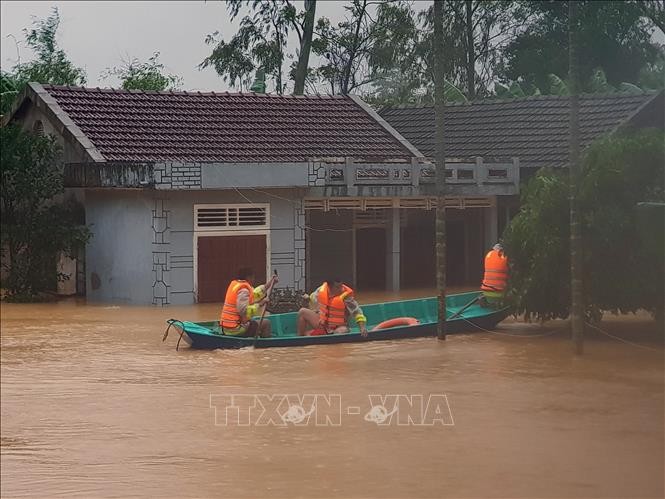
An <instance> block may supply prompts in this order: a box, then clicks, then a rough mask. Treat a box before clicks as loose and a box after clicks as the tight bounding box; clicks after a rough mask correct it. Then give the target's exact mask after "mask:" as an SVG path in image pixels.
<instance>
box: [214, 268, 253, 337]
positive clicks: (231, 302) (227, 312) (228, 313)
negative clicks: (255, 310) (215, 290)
mask: <svg viewBox="0 0 665 499" xmlns="http://www.w3.org/2000/svg"><path fill="white" fill-rule="evenodd" d="M242 289H246V290H247V291H249V304H250V305H251V304H252V303H254V289H253V288H252V286H251V284H249V283H248V282H247V281H238V280H234V281H231V284H229V287H228V289H227V290H226V298H224V306H223V307H222V313H221V315H220V317H219V323H220V324H221V326H222V327H224V328H227V329H234V328H236V327H238V326H240V325H241V324H242V323H243V322H244V321H243V317H240V314H239V313H238V307H237V304H238V293H239V292H240V290H242Z"/></svg>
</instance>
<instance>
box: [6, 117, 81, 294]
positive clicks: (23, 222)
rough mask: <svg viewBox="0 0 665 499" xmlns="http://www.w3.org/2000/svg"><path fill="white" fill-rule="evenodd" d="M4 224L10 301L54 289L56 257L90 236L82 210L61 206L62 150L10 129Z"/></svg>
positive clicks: (52, 142)
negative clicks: (83, 221)
mask: <svg viewBox="0 0 665 499" xmlns="http://www.w3.org/2000/svg"><path fill="white" fill-rule="evenodd" d="M0 136H1V143H2V150H1V152H0V169H1V173H2V185H1V187H0V218H1V220H2V222H1V224H2V225H1V228H2V230H1V231H0V233H1V241H0V244H1V246H2V251H3V257H4V258H3V266H4V267H5V270H7V272H8V274H7V275H8V277H7V279H6V282H5V283H4V285H5V286H6V288H7V292H8V296H9V298H10V299H11V298H13V299H17V300H24V299H25V298H31V297H35V296H37V295H38V294H39V293H40V292H42V291H45V290H49V289H52V287H53V285H54V283H55V282H56V280H57V279H58V278H63V277H64V276H61V275H60V276H58V275H57V272H56V265H55V262H56V256H57V254H58V253H59V252H65V253H66V254H72V255H73V254H74V253H75V252H76V250H77V249H78V248H79V247H81V246H82V245H84V244H85V243H86V241H87V240H88V238H89V237H90V233H89V231H88V229H87V228H86V227H84V226H83V225H82V221H81V219H80V218H81V216H80V209H79V208H77V206H76V204H75V203H72V202H71V201H66V202H62V201H58V197H60V198H61V197H62V196H61V194H62V193H63V191H64V188H63V183H62V162H61V158H60V147H59V146H58V145H57V144H56V142H55V139H53V138H52V137H42V136H39V135H33V134H32V133H29V132H25V131H23V130H22V129H21V128H20V127H18V126H14V125H10V126H5V127H2V128H0Z"/></svg>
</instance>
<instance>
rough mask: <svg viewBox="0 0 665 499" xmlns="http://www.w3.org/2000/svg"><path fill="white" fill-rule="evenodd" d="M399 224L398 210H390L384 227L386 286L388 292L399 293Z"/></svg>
mask: <svg viewBox="0 0 665 499" xmlns="http://www.w3.org/2000/svg"><path fill="white" fill-rule="evenodd" d="M400 236H401V224H400V216H399V208H391V209H390V211H389V216H388V223H387V225H386V247H387V249H388V251H387V252H386V285H387V287H388V290H389V291H394V292H397V291H399V287H400V283H399V274H400V265H399V260H400V244H401V241H400V239H401V237H400Z"/></svg>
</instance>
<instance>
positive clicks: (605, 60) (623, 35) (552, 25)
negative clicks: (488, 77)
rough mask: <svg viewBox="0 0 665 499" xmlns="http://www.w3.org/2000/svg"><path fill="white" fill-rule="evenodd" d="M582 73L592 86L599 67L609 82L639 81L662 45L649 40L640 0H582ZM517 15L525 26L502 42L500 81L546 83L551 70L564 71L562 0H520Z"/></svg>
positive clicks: (542, 85) (564, 6) (565, 43)
mask: <svg viewBox="0 0 665 499" xmlns="http://www.w3.org/2000/svg"><path fill="white" fill-rule="evenodd" d="M579 5H580V8H579V11H580V23H581V27H580V57H579V59H580V77H581V80H582V81H583V82H586V83H585V85H583V88H582V91H583V92H588V91H590V88H589V84H590V83H591V82H592V78H591V77H592V74H593V72H594V70H595V69H596V68H601V69H602V70H603V72H604V74H606V75H607V81H608V82H609V84H611V85H613V86H617V85H619V84H620V83H621V82H628V83H633V84H639V73H640V70H641V69H642V68H643V67H645V66H646V65H648V64H650V63H653V62H654V61H655V60H656V58H657V57H658V55H659V53H660V52H661V49H660V48H659V47H658V46H656V45H654V44H653V42H652V41H651V33H652V31H653V23H652V22H651V21H649V19H648V18H647V17H645V16H644V13H643V10H642V7H641V6H640V3H639V2H611V1H589V0H586V1H581V2H579ZM515 13H516V16H517V17H516V20H519V19H520V18H521V19H523V20H524V24H525V28H524V30H523V31H522V32H521V33H519V34H518V35H517V37H516V38H515V39H514V40H512V41H511V42H510V43H509V44H508V46H507V48H506V52H505V55H506V60H505V61H503V63H502V68H501V70H500V73H501V74H500V76H501V80H502V81H520V82H522V81H524V82H527V83H528V84H530V85H534V86H536V87H538V88H541V89H545V88H547V87H548V86H549V82H548V78H549V75H550V74H557V75H567V74H568V26H567V22H568V12H567V4H566V2H558V1H542V2H530V1H525V2H522V6H521V8H520V9H518V10H516V11H515Z"/></svg>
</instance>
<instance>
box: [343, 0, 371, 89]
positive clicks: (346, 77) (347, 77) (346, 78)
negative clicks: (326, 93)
mask: <svg viewBox="0 0 665 499" xmlns="http://www.w3.org/2000/svg"><path fill="white" fill-rule="evenodd" d="M358 5H360V3H358ZM366 14H367V0H362V8H361V9H360V12H359V13H358V18H357V19H356V29H355V32H354V35H353V44H352V45H351V54H350V56H349V60H348V61H347V63H346V66H345V68H344V72H343V74H342V81H341V83H340V89H339V93H340V94H342V95H347V94H348V93H349V87H350V83H351V72H352V69H353V61H355V58H356V55H357V51H358V45H359V41H360V29H361V28H362V25H363V21H364V20H365V15H366Z"/></svg>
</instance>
